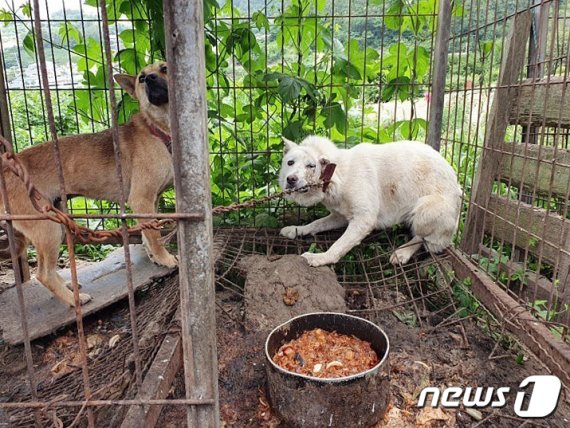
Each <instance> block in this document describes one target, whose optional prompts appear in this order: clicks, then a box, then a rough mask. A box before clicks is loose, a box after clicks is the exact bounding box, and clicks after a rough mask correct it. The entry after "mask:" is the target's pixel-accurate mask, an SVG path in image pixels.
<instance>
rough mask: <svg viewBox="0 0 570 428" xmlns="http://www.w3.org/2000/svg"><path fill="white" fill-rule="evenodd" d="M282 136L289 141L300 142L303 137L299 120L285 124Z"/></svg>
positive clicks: (301, 123) (301, 124)
mask: <svg viewBox="0 0 570 428" xmlns="http://www.w3.org/2000/svg"><path fill="white" fill-rule="evenodd" d="M282 134H283V136H284V137H285V138H287V139H289V140H291V141H297V140H300V139H301V138H302V137H303V134H304V133H303V122H302V121H300V120H294V121H291V122H289V123H288V124H287V126H286V127H285V128H283V132H282Z"/></svg>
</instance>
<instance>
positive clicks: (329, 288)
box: [239, 255, 346, 331]
mask: <svg viewBox="0 0 570 428" xmlns="http://www.w3.org/2000/svg"><path fill="white" fill-rule="evenodd" d="M239 269H240V270H241V271H242V272H244V274H245V277H246V281H245V320H246V323H247V324H248V325H251V326H253V327H254V328H256V329H259V330H261V331H270V330H272V329H273V328H275V327H277V326H278V325H279V324H281V323H284V322H285V321H288V320H289V319H291V318H292V317H295V316H297V315H302V314H306V313H309V312H345V311H346V303H345V299H344V288H343V287H342V286H341V285H340V284H339V283H338V281H337V278H336V275H335V273H334V272H333V271H332V269H330V268H328V267H319V268H313V267H310V266H309V265H308V264H307V262H306V261H305V259H303V258H302V257H300V256H294V255H284V256H280V257H279V256H278V257H271V258H269V257H267V256H257V255H252V256H247V257H243V258H242V259H241V260H240V262H239Z"/></svg>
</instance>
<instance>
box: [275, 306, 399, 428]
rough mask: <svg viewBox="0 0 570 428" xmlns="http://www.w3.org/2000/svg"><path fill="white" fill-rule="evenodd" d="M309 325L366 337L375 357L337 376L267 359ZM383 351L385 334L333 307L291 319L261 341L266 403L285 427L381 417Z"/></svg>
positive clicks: (351, 423) (386, 383) (385, 382)
mask: <svg viewBox="0 0 570 428" xmlns="http://www.w3.org/2000/svg"><path fill="white" fill-rule="evenodd" d="M315 328H321V329H323V330H327V331H336V332H337V333H340V334H346V335H354V336H355V337H357V338H359V339H361V340H365V341H367V342H369V343H370V344H371V345H372V349H374V351H375V352H376V354H377V355H378V358H379V359H380V362H379V363H378V364H376V365H375V366H374V367H372V368H371V369H369V370H366V371H364V372H361V373H358V374H355V375H352V376H346V377H340V378H317V377H314V376H307V375H302V374H297V373H293V372H290V371H288V370H285V369H283V368H281V367H279V366H278V365H277V364H275V363H274V362H273V359H272V357H273V355H275V353H276V352H277V351H278V350H279V348H280V347H281V346H282V345H283V344H285V343H286V342H289V341H290V340H293V339H296V338H298V337H299V336H300V335H301V334H302V333H303V332H304V331H307V330H312V329H315ZM389 350H390V343H389V341H388V336H387V335H386V333H384V331H383V330H382V329H381V328H380V327H378V326H377V325H376V324H373V323H371V322H370V321H368V320H365V319H364V318H360V317H355V316H352V315H346V314H342V313H334V312H315V313H310V314H305V315H301V316H298V317H295V318H292V319H290V320H289V321H287V322H285V323H283V324H281V325H280V326H278V327H277V328H275V329H274V330H273V331H272V332H271V333H269V336H268V337H267V340H266V342H265V357H266V358H267V380H268V382H267V384H268V395H269V400H270V403H271V407H272V409H273V410H274V411H275V412H276V414H277V415H278V416H279V417H280V418H281V419H282V421H283V422H284V423H285V424H286V426H291V427H321V428H322V427H344V428H348V427H370V426H373V425H375V424H376V423H378V422H379V421H380V420H381V419H382V417H383V416H384V413H385V411H386V407H387V406H388V402H389V400H390V378H389V373H390V371H389V365H388V353H389Z"/></svg>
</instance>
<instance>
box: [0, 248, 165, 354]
mask: <svg viewBox="0 0 570 428" xmlns="http://www.w3.org/2000/svg"><path fill="white" fill-rule="evenodd" d="M131 262H132V274H133V287H134V288H135V290H136V289H138V288H141V287H143V286H145V285H147V284H149V283H150V282H152V281H153V280H154V279H155V278H159V277H161V276H164V275H167V274H169V273H171V272H173V271H174V270H173V269H168V268H165V267H162V266H158V265H155V264H154V263H152V262H151V261H150V259H149V258H148V256H147V255H146V251H145V250H144V249H143V247H142V245H137V246H131ZM60 273H61V275H62V276H63V278H64V279H66V280H69V278H70V272H69V269H65V270H63V271H61V272H60ZM77 275H78V279H79V282H80V284H82V285H83V287H82V289H81V291H82V292H84V293H88V294H90V295H91V297H92V298H93V300H92V301H91V302H89V303H87V304H86V305H84V306H83V307H82V313H83V316H87V315H90V314H92V313H95V312H97V311H99V310H101V309H102V308H104V307H106V306H109V305H111V304H113V303H115V302H117V301H119V300H121V299H124V298H125V297H126V296H127V274H126V269H125V262H124V250H123V248H118V249H117V250H115V251H113V252H112V253H111V254H110V255H109V256H108V257H107V258H106V259H105V260H104V261H102V262H100V263H93V264H90V265H87V266H84V267H83V268H79V269H77ZM23 291H24V301H25V303H26V316H27V319H28V326H29V334H30V339H31V340H33V339H37V338H39V337H43V336H46V335H48V334H51V333H53V332H55V331H56V330H57V329H59V328H61V327H64V326H67V325H70V324H73V323H74V322H75V310H74V309H73V308H71V307H69V306H67V305H66V304H64V303H62V302H61V301H60V300H58V299H57V298H56V297H54V295H53V294H52V293H51V292H50V291H49V290H48V289H47V288H46V287H44V286H43V285H41V284H40V283H39V282H38V281H37V280H36V279H32V280H30V281H28V282H27V283H26V284H24V287H23ZM0 307H1V308H2V311H0V330H1V331H2V338H3V339H4V340H5V341H6V342H8V343H10V344H12V345H16V344H19V343H22V341H23V340H24V339H23V337H22V331H21V322H20V310H19V305H18V300H17V294H16V288H15V287H13V288H11V289H9V290H6V291H5V292H4V293H2V294H0Z"/></svg>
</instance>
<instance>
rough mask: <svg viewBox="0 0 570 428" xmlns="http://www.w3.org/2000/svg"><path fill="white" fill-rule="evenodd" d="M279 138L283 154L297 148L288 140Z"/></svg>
mask: <svg viewBox="0 0 570 428" xmlns="http://www.w3.org/2000/svg"><path fill="white" fill-rule="evenodd" d="M281 138H282V139H283V154H285V153H287V152H288V151H289V150H291V149H292V148H294V147H297V144H295V143H294V142H293V141H291V140H288V139H287V138H285V137H283V136H281Z"/></svg>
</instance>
